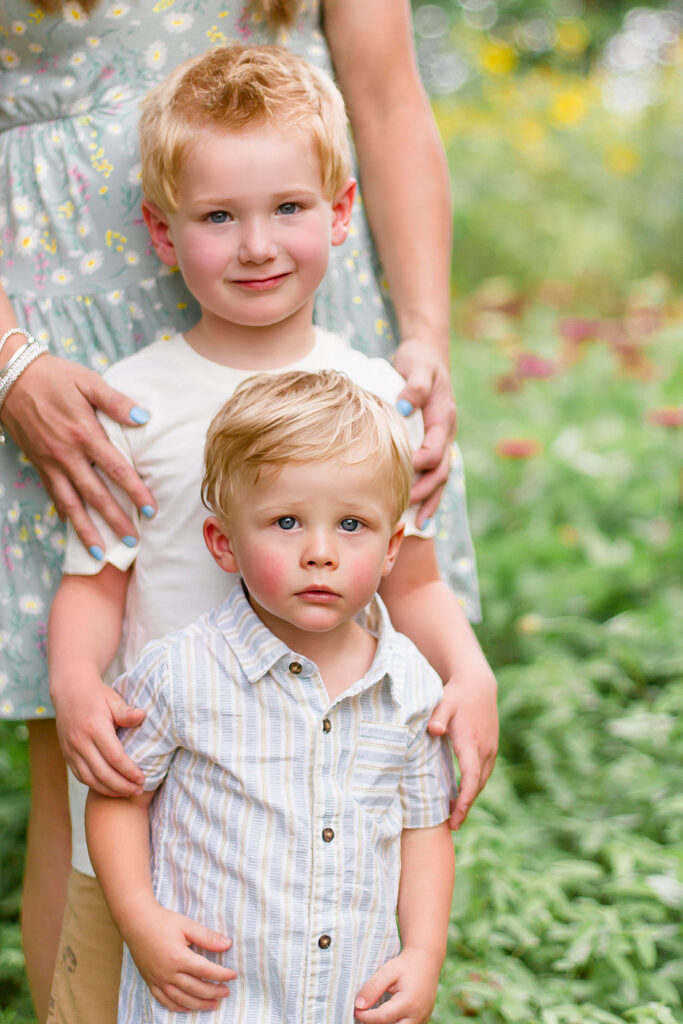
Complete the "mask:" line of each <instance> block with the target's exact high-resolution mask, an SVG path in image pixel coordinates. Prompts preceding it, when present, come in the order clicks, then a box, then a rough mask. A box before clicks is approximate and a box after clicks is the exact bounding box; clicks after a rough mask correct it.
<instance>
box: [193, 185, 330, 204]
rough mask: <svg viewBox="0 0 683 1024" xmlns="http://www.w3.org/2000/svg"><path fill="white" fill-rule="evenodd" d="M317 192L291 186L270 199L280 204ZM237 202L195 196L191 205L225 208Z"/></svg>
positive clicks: (222, 197) (216, 197)
mask: <svg viewBox="0 0 683 1024" xmlns="http://www.w3.org/2000/svg"><path fill="white" fill-rule="evenodd" d="M317 195H318V192H317V191H316V190H315V189H312V188H309V187H308V186H305V185H293V186H292V187H291V188H287V189H284V190H283V191H282V192H274V193H273V194H272V196H270V198H271V199H272V200H273V201H274V202H282V201H283V200H285V199H291V198H292V197H295V198H296V197H302V198H303V197H310V196H312V197H314V198H315V197H316V196H317ZM235 202H239V200H236V199H232V198H229V197H227V196H225V195H221V196H197V197H195V198H194V199H193V200H192V202H191V205H192V206H200V205H204V204H206V205H209V206H220V205H223V206H227V205H229V204H231V203H235Z"/></svg>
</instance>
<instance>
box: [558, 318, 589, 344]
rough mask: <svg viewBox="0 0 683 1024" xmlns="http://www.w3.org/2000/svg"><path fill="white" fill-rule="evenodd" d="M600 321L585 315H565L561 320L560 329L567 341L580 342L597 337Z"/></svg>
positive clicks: (561, 334)
mask: <svg viewBox="0 0 683 1024" xmlns="http://www.w3.org/2000/svg"><path fill="white" fill-rule="evenodd" d="M598 323H599V321H597V320H594V319H589V318H588V317H585V316H565V317H563V318H562V319H561V320H560V322H559V324H558V330H559V332H560V336H561V337H562V338H564V340H565V341H569V342H572V343H574V344H579V343H581V342H583V341H592V340H593V339H594V338H595V336H596V333H597V332H596V328H597V326H598Z"/></svg>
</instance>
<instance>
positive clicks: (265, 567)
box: [251, 552, 292, 599]
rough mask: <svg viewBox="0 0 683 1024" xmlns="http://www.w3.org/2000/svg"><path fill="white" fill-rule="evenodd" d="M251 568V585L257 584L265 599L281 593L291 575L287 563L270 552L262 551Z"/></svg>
mask: <svg viewBox="0 0 683 1024" xmlns="http://www.w3.org/2000/svg"><path fill="white" fill-rule="evenodd" d="M253 570H254V571H253V573H252V574H251V576H252V580H253V585H254V587H256V584H257V585H258V589H259V590H260V592H261V595H262V596H263V597H264V598H266V599H267V598H268V597H277V596H278V595H279V594H281V593H282V591H283V588H284V587H285V586H286V584H287V582H288V581H289V580H291V575H292V574H291V568H290V567H289V563H288V562H287V561H286V560H285V559H283V558H281V557H280V558H278V556H277V555H275V554H273V553H272V552H268V553H264V556H263V557H262V558H259V559H258V562H257V564H256V565H254V566H253Z"/></svg>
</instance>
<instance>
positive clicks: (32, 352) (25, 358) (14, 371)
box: [0, 341, 50, 444]
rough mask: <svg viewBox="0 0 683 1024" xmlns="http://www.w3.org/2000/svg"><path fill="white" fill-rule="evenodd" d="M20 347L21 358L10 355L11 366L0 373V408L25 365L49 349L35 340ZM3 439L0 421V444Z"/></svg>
mask: <svg viewBox="0 0 683 1024" xmlns="http://www.w3.org/2000/svg"><path fill="white" fill-rule="evenodd" d="M22 348H23V352H22V355H21V358H20V359H17V360H16V361H15V360H14V357H12V362H13V366H12V368H11V369H10V370H9V371H8V372H5V371H3V373H2V374H0V410H1V409H2V407H3V405H4V402H5V399H6V398H7V396H8V394H9V393H10V391H11V389H12V385H13V384H15V383H16V382H17V380H18V379H19V377H21V375H22V373H23V372H24V370H25V369H26V367H27V366H30V365H31V363H32V362H33V360H34V359H37V358H38V357H39V356H44V355H45V353H46V352H49V351H50V350H49V348H48V347H47V345H39V344H38V342H36V341H31V342H28V343H27V344H26V345H25V346H22ZM15 355H16V353H15ZM5 441H6V438H5V431H4V429H3V426H2V423H1V422H0V444H4V443H5Z"/></svg>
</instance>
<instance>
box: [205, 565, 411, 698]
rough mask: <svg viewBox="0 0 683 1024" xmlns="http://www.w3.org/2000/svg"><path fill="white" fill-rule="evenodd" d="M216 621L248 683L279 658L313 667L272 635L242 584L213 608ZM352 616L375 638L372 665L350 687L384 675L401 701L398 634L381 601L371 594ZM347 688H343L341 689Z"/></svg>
mask: <svg viewBox="0 0 683 1024" xmlns="http://www.w3.org/2000/svg"><path fill="white" fill-rule="evenodd" d="M214 614H215V616H216V625H217V627H218V628H219V630H220V631H221V633H222V634H223V635H224V636H225V638H226V640H227V642H228V643H229V644H230V647H231V648H232V650H233V652H234V654H235V657H236V658H237V660H238V661H239V663H240V666H241V668H242V671H243V672H244V674H245V676H246V677H247V679H248V680H249V682H250V683H256V682H258V680H259V679H262V678H263V676H264V675H266V673H267V672H270V671H271V670H272V669H273V668H274V666H275V665H276V664H277V663H278V662H279V661H286V662H287V664H289V663H290V662H291V661H292V660H293V659H295V660H297V661H300V662H301V664H302V665H303V666H304V670H306V669H308V671H310V672H312V671H313V662H311V661H309V660H308V659H307V658H304V657H303V656H302V655H300V654H297V652H296V651H292V650H290V648H289V647H287V645H286V644H285V643H283V641H282V640H279V639H278V638H277V637H276V636H274V635H273V634H272V633H271V631H270V630H269V629H268V627H267V626H266V625H264V623H263V622H262V621H261V619H260V618H259V617H258V615H257V614H256V612H255V611H254V609H253V608H252V607H251V605H250V604H249V600H248V598H247V595H246V592H245V590H244V585H243V584H242V581H241V580H240V585H239V586H236V587H234V588H233V591H232V593H231V594H230V596H229V597H228V598H227V600H226V601H224V602H223V604H222V605H219V607H218V608H217V609H215V612H214ZM356 620H357V621H358V622H359V623H360V624H361V625H362V626H363V627H364V628H365V629H367V630H368V631H369V632H370V633H372V634H373V636H375V637H376V638H377V650H376V651H375V656H374V658H373V660H372V665H371V666H370V668H369V669H368V671H367V672H366V673H365V675H364V676H363V678H362V679H361V680H359V681H358V683H356V684H355V685H354V686H353V687H352V689H353V690H354V692H356V691H357V690H360V689H365V688H366V687H367V686H371V685H373V684H374V683H376V682H378V681H379V680H380V679H382V678H384V677H385V676H386V677H388V679H389V682H390V684H391V686H392V692H393V696H394V698H395V699H396V700H397V701H398V702H399V703H401V696H402V694H403V689H404V687H405V662H406V659H405V657H404V656H402V655H401V653H400V651H399V650H398V647H397V642H398V638H399V634H397V633H396V631H395V630H394V628H393V626H392V625H391V620H390V619H389V613H388V612H387V609H386V607H385V605H384V602H383V601H382V599H381V598H380V597H379V596H377V595H376V596H375V597H374V598H373V599H372V601H371V602H370V604H368V605H367V606H366V607H365V608H363V609H362V611H360V612H359V613H358V615H357V616H356ZM345 692H347V691H345Z"/></svg>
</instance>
